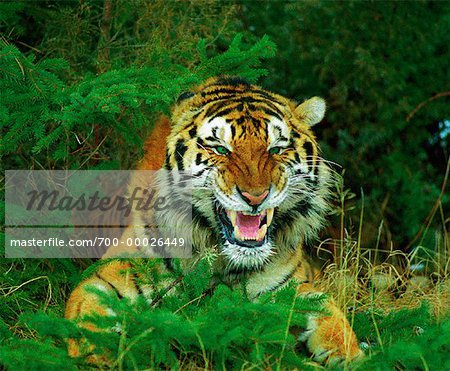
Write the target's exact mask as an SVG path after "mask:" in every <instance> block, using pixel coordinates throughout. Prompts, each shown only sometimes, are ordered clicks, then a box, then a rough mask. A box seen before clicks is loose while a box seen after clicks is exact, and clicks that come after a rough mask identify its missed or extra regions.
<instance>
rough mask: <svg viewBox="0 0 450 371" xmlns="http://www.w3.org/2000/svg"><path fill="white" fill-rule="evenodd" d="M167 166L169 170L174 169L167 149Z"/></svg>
mask: <svg viewBox="0 0 450 371" xmlns="http://www.w3.org/2000/svg"><path fill="white" fill-rule="evenodd" d="M165 167H166V169H167V170H172V165H170V156H169V153H168V152H167V151H166V160H165Z"/></svg>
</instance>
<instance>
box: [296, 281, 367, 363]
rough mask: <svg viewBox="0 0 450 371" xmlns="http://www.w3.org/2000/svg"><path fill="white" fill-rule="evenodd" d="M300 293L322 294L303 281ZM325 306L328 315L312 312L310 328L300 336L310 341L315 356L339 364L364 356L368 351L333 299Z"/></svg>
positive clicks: (310, 348) (322, 360) (309, 319)
mask: <svg viewBox="0 0 450 371" xmlns="http://www.w3.org/2000/svg"><path fill="white" fill-rule="evenodd" d="M298 292H299V293H300V295H301V296H308V295H311V294H320V293H321V292H319V291H318V290H317V289H316V288H314V286H313V285H312V284H310V283H303V284H301V285H300V286H299V288H298ZM324 309H325V311H326V313H325V314H324V315H315V314H310V315H309V318H308V324H307V328H306V330H305V332H303V334H301V335H300V337H299V340H300V341H304V342H305V343H306V345H307V347H308V350H309V351H310V352H311V353H312V355H313V359H314V360H315V361H317V362H321V363H325V364H337V363H341V362H346V361H354V360H358V359H360V358H362V357H363V356H364V353H363V351H362V350H361V349H360V348H359V346H358V339H357V338H356V335H355V333H354V332H353V329H352V328H351V326H350V323H349V322H348V320H347V318H346V317H345V315H344V313H343V312H342V311H341V310H340V309H339V308H338V307H337V306H336V304H335V303H334V301H333V300H332V299H328V300H327V302H326V303H325V306H324Z"/></svg>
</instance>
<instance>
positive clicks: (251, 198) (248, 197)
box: [237, 188, 269, 206]
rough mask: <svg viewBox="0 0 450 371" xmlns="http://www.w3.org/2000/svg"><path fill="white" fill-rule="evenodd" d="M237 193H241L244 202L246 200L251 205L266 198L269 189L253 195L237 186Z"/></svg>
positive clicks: (257, 203) (259, 202)
mask: <svg viewBox="0 0 450 371" xmlns="http://www.w3.org/2000/svg"><path fill="white" fill-rule="evenodd" d="M237 190H238V191H239V193H240V194H241V196H242V198H243V199H244V201H245V202H247V203H248V204H249V205H251V206H258V205H260V204H262V202H263V201H264V200H265V199H266V197H267V195H268V194H269V190H268V189H266V190H265V191H264V192H263V193H261V194H259V195H255V194H253V193H250V192H245V191H244V192H243V191H241V190H240V189H239V188H238V189H237Z"/></svg>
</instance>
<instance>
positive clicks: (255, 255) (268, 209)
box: [165, 77, 328, 270]
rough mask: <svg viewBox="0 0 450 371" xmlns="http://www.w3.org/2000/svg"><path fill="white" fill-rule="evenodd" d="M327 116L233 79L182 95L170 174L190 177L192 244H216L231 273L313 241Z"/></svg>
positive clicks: (319, 217)
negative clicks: (319, 126) (317, 131)
mask: <svg viewBox="0 0 450 371" xmlns="http://www.w3.org/2000/svg"><path fill="white" fill-rule="evenodd" d="M324 114H325V102H324V100H323V99H321V98H317V97H314V98H311V99H309V100H307V101H306V102H304V103H301V104H296V103H295V102H293V101H291V100H289V99H287V98H284V97H282V96H280V95H277V94H273V93H270V92H268V91H266V90H263V89H261V88H260V87H258V86H255V85H251V84H248V83H247V82H245V81H243V80H241V79H239V78H232V77H219V78H214V79H211V80H208V81H207V82H206V83H205V84H204V85H202V86H200V87H199V88H197V89H196V90H195V91H193V92H192V93H188V94H184V95H182V96H181V98H180V100H179V102H178V104H177V106H176V107H175V110H174V112H173V116H172V122H173V129H172V132H171V135H170V136H169V138H168V143H167V154H166V162H165V168H166V169H168V170H173V169H176V170H183V171H188V172H190V173H191V174H192V177H193V181H192V183H193V222H194V226H195V227H194V231H193V234H194V236H193V240H194V245H195V244H196V241H197V244H201V243H202V242H201V241H210V240H211V239H212V240H214V241H216V242H217V245H218V246H219V249H220V252H221V254H222V255H223V256H224V257H225V259H226V260H227V264H228V266H229V267H230V268H234V269H245V270H257V269H261V268H262V267H263V266H264V265H265V264H266V263H268V262H269V261H270V259H271V258H272V256H273V255H276V254H277V253H281V252H283V251H285V250H291V251H292V249H295V248H296V247H297V246H298V245H299V244H300V243H302V242H303V241H304V240H305V239H307V238H311V237H314V236H315V234H316V233H317V231H318V229H319V228H320V226H321V224H322V222H323V216H324V213H325V210H326V196H327V190H328V188H327V182H328V167H327V166H326V165H325V163H324V162H323V161H322V160H321V159H320V157H319V156H318V147H317V143H316V140H315V137H314V135H313V133H312V131H311V126H313V125H314V124H316V123H318V122H319V121H321V120H322V118H323V117H324ZM196 236H197V238H196ZM205 236H206V237H207V238H206V237H205Z"/></svg>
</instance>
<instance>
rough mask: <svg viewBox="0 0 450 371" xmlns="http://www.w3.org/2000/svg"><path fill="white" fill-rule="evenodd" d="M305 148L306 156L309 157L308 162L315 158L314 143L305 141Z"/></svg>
mask: <svg viewBox="0 0 450 371" xmlns="http://www.w3.org/2000/svg"><path fill="white" fill-rule="evenodd" d="M303 148H304V149H305V151H306V156H308V160H312V157H313V156H314V151H313V145H312V143H311V142H306V141H305V143H303Z"/></svg>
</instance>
